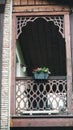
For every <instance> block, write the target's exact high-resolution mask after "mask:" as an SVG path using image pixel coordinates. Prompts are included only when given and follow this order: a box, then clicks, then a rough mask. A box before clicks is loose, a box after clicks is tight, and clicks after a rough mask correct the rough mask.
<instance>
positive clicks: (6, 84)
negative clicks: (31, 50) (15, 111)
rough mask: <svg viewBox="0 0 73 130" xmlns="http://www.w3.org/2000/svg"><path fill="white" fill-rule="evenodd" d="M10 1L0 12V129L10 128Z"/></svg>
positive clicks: (6, 129)
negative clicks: (2, 11)
mask: <svg viewBox="0 0 73 130" xmlns="http://www.w3.org/2000/svg"><path fill="white" fill-rule="evenodd" d="M11 14H12V2H11V0H6V5H5V12H4V15H3V14H0V19H1V23H0V26H1V30H3V32H2V31H1V32H0V33H1V35H0V45H1V46H0V50H1V52H0V53H1V55H0V79H1V83H0V90H1V97H0V98H1V100H0V109H1V110H0V111H1V119H0V130H9V129H10V128H9V127H10V126H9V125H10V106H9V104H10V76H9V74H10V45H11V19H12V15H11Z"/></svg>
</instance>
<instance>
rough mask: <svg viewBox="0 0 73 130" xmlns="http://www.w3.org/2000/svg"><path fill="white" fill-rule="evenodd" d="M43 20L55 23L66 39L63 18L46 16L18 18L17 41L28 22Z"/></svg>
mask: <svg viewBox="0 0 73 130" xmlns="http://www.w3.org/2000/svg"><path fill="white" fill-rule="evenodd" d="M38 18H42V19H44V20H46V21H47V22H53V23H54V25H55V26H58V28H59V32H60V34H61V35H62V37H63V38H64V29H63V16H45V17H42V16H41V17H17V39H18V37H19V35H20V34H21V33H22V28H23V27H24V26H26V25H27V23H28V22H34V21H35V20H36V19H38Z"/></svg>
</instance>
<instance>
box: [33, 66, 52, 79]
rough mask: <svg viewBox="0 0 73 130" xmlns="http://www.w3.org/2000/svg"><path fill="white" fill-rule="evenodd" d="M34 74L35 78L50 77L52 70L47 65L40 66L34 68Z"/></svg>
mask: <svg viewBox="0 0 73 130" xmlns="http://www.w3.org/2000/svg"><path fill="white" fill-rule="evenodd" d="M33 74H34V78H35V79H48V77H49V74H51V73H50V71H49V68H47V67H40V68H39V67H38V68H36V69H33Z"/></svg>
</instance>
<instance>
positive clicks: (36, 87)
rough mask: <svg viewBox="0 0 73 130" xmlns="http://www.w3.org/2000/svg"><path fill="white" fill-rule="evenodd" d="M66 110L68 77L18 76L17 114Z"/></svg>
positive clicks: (61, 111) (56, 112)
mask: <svg viewBox="0 0 73 130" xmlns="http://www.w3.org/2000/svg"><path fill="white" fill-rule="evenodd" d="M66 111H67V80H66V77H49V79H48V80H34V79H33V78H16V114H21V115H23V114H24V115H32V114H33V115H37V114H38V115H40V114H41V115H43V114H54V113H55V114H59V113H65V112H66Z"/></svg>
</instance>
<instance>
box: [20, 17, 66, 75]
mask: <svg viewBox="0 0 73 130" xmlns="http://www.w3.org/2000/svg"><path fill="white" fill-rule="evenodd" d="M19 42H20V47H21V50H22V53H23V57H24V61H25V63H26V67H27V72H28V75H29V76H31V75H32V70H33V69H34V68H37V67H43V66H45V67H48V68H49V70H50V71H51V75H53V76H65V75H66V50H65V39H64V38H62V36H61V34H60V33H59V29H58V27H57V26H55V25H54V23H53V22H47V21H46V20H44V19H43V18H38V19H37V20H35V21H34V22H29V23H27V25H26V26H25V27H23V29H22V34H21V35H20V37H19Z"/></svg>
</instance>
